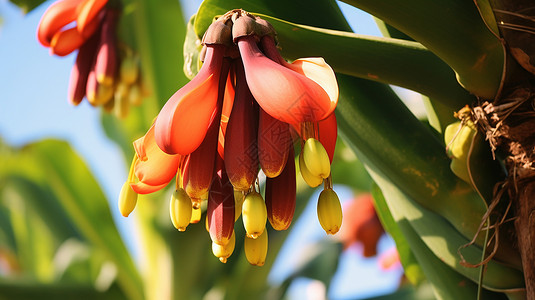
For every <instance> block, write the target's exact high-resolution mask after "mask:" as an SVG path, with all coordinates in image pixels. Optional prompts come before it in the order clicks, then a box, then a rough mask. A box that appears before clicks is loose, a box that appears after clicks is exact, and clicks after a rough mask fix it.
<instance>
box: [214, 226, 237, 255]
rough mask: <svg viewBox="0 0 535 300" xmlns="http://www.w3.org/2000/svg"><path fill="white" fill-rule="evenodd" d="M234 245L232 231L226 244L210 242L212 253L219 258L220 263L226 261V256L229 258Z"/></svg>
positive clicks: (234, 238) (234, 237) (234, 236)
mask: <svg viewBox="0 0 535 300" xmlns="http://www.w3.org/2000/svg"><path fill="white" fill-rule="evenodd" d="M235 246H236V235H235V234H234V231H232V235H231V236H230V240H229V242H228V244H226V245H225V246H221V245H219V244H216V243H214V242H212V253H214V255H215V257H217V258H219V260H220V261H221V262H222V263H227V258H229V257H230V256H231V255H232V252H234V247H235Z"/></svg>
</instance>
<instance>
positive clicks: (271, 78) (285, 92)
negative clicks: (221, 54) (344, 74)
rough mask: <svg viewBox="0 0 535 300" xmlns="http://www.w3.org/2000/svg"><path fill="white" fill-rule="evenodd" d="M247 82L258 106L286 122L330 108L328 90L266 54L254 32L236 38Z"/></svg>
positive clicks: (316, 117)
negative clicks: (251, 34)
mask: <svg viewBox="0 0 535 300" xmlns="http://www.w3.org/2000/svg"><path fill="white" fill-rule="evenodd" d="M238 47H239V49H240V54H241V57H242V60H243V64H244V66H245V74H246V77H247V84H248V85H249V88H250V89H251V93H252V94H253V96H254V97H255V99H256V101H257V102H258V104H260V106H261V107H262V108H263V109H264V110H265V111H266V112H267V113H268V114H270V115H271V116H272V117H274V118H277V119H279V120H281V121H283V122H286V123H294V124H295V123H301V122H306V121H311V122H317V121H320V120H322V119H324V118H325V117H327V116H328V115H329V114H330V113H331V112H332V110H333V107H332V106H333V105H332V103H331V99H330V97H329V95H328V94H327V92H326V91H325V90H323V88H322V87H321V86H320V85H318V84H317V83H316V82H314V81H313V80H311V79H309V78H307V77H305V76H303V75H301V74H299V73H297V72H295V71H293V70H291V69H288V68H286V67H284V66H282V65H280V64H278V63H277V62H275V61H273V60H271V59H269V58H268V57H266V56H265V55H264V54H263V53H262V52H261V51H260V49H259V48H258V46H257V45H256V41H255V39H254V37H253V36H244V37H241V38H240V39H239V40H238Z"/></svg>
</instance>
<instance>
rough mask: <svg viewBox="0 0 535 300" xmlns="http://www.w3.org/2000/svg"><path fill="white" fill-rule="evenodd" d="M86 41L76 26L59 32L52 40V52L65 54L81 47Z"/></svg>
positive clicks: (60, 54)
mask: <svg viewBox="0 0 535 300" xmlns="http://www.w3.org/2000/svg"><path fill="white" fill-rule="evenodd" d="M84 42H85V39H83V38H82V36H81V35H80V33H79V32H78V31H77V30H76V28H69V29H66V30H63V31H59V32H57V33H56V34H55V35H54V36H53V37H52V41H50V53H51V54H56V55H58V56H65V55H68V54H70V53H71V52H73V51H74V50H76V49H78V48H80V46H82V44H83V43H84Z"/></svg>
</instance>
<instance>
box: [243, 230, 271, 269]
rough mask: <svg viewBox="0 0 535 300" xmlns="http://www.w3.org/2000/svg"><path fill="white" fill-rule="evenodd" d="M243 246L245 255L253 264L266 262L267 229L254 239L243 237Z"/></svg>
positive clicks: (257, 264) (258, 264)
mask: <svg viewBox="0 0 535 300" xmlns="http://www.w3.org/2000/svg"><path fill="white" fill-rule="evenodd" d="M243 247H244V248H245V257H247V261H248V262H249V263H250V264H251V265H253V266H263V265H264V263H265V262H266V256H267V250H268V233H267V230H264V232H263V233H262V234H261V235H260V236H259V237H258V238H256V239H252V238H249V237H245V240H244V244H243Z"/></svg>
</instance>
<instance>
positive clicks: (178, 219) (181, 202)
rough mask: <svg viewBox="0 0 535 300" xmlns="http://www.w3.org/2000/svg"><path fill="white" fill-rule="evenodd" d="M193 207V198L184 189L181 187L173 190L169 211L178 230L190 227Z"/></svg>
mask: <svg viewBox="0 0 535 300" xmlns="http://www.w3.org/2000/svg"><path fill="white" fill-rule="evenodd" d="M192 208H193V205H192V203H191V199H190V197H189V196H188V194H186V191H184V189H182V188H179V189H177V190H175V191H174V192H173V195H172V196H171V201H170V203H169V212H170V214H171V222H172V223H173V225H174V226H175V228H176V229H178V231H185V230H186V227H188V225H189V223H190V220H191V215H192Z"/></svg>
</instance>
